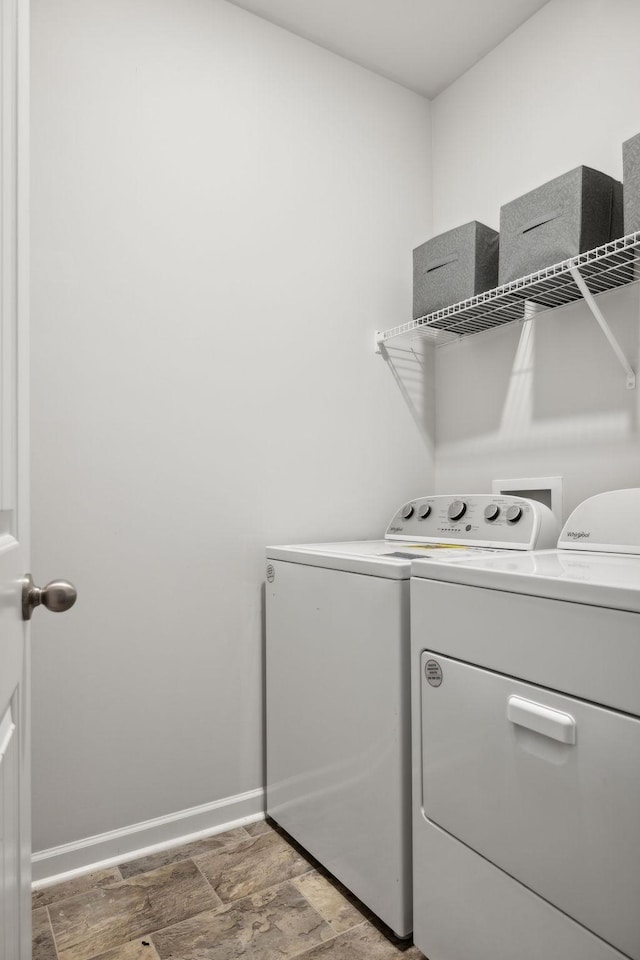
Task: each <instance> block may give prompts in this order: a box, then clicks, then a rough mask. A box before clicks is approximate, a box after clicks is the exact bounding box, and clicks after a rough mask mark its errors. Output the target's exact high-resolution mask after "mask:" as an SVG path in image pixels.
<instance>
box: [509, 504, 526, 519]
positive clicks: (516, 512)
mask: <svg viewBox="0 0 640 960" xmlns="http://www.w3.org/2000/svg"><path fill="white" fill-rule="evenodd" d="M505 516H506V518H507V520H508V521H509V523H517V522H518V520H519V519H520V517H521V516H522V507H519V506H517V505H516V504H514V505H513V506H512V507H507V512H506V514H505Z"/></svg>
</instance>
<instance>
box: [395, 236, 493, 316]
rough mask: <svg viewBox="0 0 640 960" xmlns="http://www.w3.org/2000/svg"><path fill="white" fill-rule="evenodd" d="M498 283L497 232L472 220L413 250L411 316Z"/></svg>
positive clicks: (464, 297) (448, 304)
mask: <svg viewBox="0 0 640 960" xmlns="http://www.w3.org/2000/svg"><path fill="white" fill-rule="evenodd" d="M497 283H498V233H497V231H496V230H492V229H491V227H486V226H485V225H484V223H478V221H477V220H472V221H471V223H465V224H464V225H463V226H461V227H455V228H454V229H453V230H448V231H447V232H446V233H441V234H439V235H438V236H437V237H432V238H431V240H427V241H426V243H423V244H421V245H420V246H419V247H416V249H415V250H414V251H413V317H414V319H418V317H424V316H426V314H428V313H434V312H435V311H436V310H441V309H442V308H443V307H448V306H450V305H451V304H452V303H458V302H459V301H460V300H467V299H468V298H469V297H474V296H475V295H476V294H477V293H482V292H483V291H484V290H490V289H491V288H492V287H495V286H496V285H497Z"/></svg>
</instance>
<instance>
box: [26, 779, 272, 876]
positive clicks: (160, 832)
mask: <svg viewBox="0 0 640 960" xmlns="http://www.w3.org/2000/svg"><path fill="white" fill-rule="evenodd" d="M263 818H264V790H262V789H258V790H250V791H249V792H248V793H239V794H237V795H236V796H235V797H225V798H224V799H223V800H215V801H214V802H213V803H205V804H203V805H202V806H200V807H191V808H190V809H188V810H178V811H177V812H176V813H170V814H168V815H167V816H164V817H156V818H155V819H154V820H145V821H144V822H143V823H134V824H132V825H131V826H129V827H122V828H121V829H119V830H110V831H109V832H108V833H100V834H98V835H97V836H94V837H86V838H85V839H84V840H75V841H74V842H73V843H65V844H62V845H61V846H59V847H51V848H50V849H49V850H41V851H39V852H38V853H34V854H33V856H32V858H31V865H32V876H33V888H34V890H39V889H42V888H43V887H48V886H51V885H52V884H54V883H61V882H62V881H64V880H72V879H73V878H74V877H79V876H82V874H84V873H92V872H93V871H94V870H102V869H104V868H106V867H112V866H114V865H115V864H117V863H120V862H122V861H123V860H133V859H135V858H136V857H144V856H147V855H148V854H150V853H156V852H158V851H160V850H168V849H170V848H171V847H177V846H180V844H183V843H189V842H191V841H192V840H198V839H200V838H201V837H206V836H212V835H213V834H216V833H223V832H224V831H225V830H232V829H233V828H234V827H242V826H244V825H245V824H247V823H253V822H254V821H256V820H262V819H263Z"/></svg>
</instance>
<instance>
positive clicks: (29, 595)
mask: <svg viewBox="0 0 640 960" xmlns="http://www.w3.org/2000/svg"><path fill="white" fill-rule="evenodd" d="M77 597H78V591H77V590H76V588H75V587H74V585H73V584H72V583H69V581H68V580H52V581H51V583H48V584H47V585H46V587H36V585H35V583H34V582H33V577H32V576H31V574H30V573H28V574H27V575H26V576H25V578H24V582H23V587H22V619H23V620H31V614H32V613H33V608H34V607H39V606H40V604H42V605H43V606H45V607H46V608H47V610H51V612H52V613H64V611H65V610H69V608H70V607H72V606H73V605H74V603H75V602H76V599H77Z"/></svg>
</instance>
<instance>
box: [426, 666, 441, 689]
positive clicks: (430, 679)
mask: <svg viewBox="0 0 640 960" xmlns="http://www.w3.org/2000/svg"><path fill="white" fill-rule="evenodd" d="M424 675H425V677H426V678H427V683H428V684H429V686H431V687H439V686H440V684H441V683H442V667H441V666H440V664H439V663H438V661H437V660H427V662H426V663H425V665H424Z"/></svg>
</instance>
